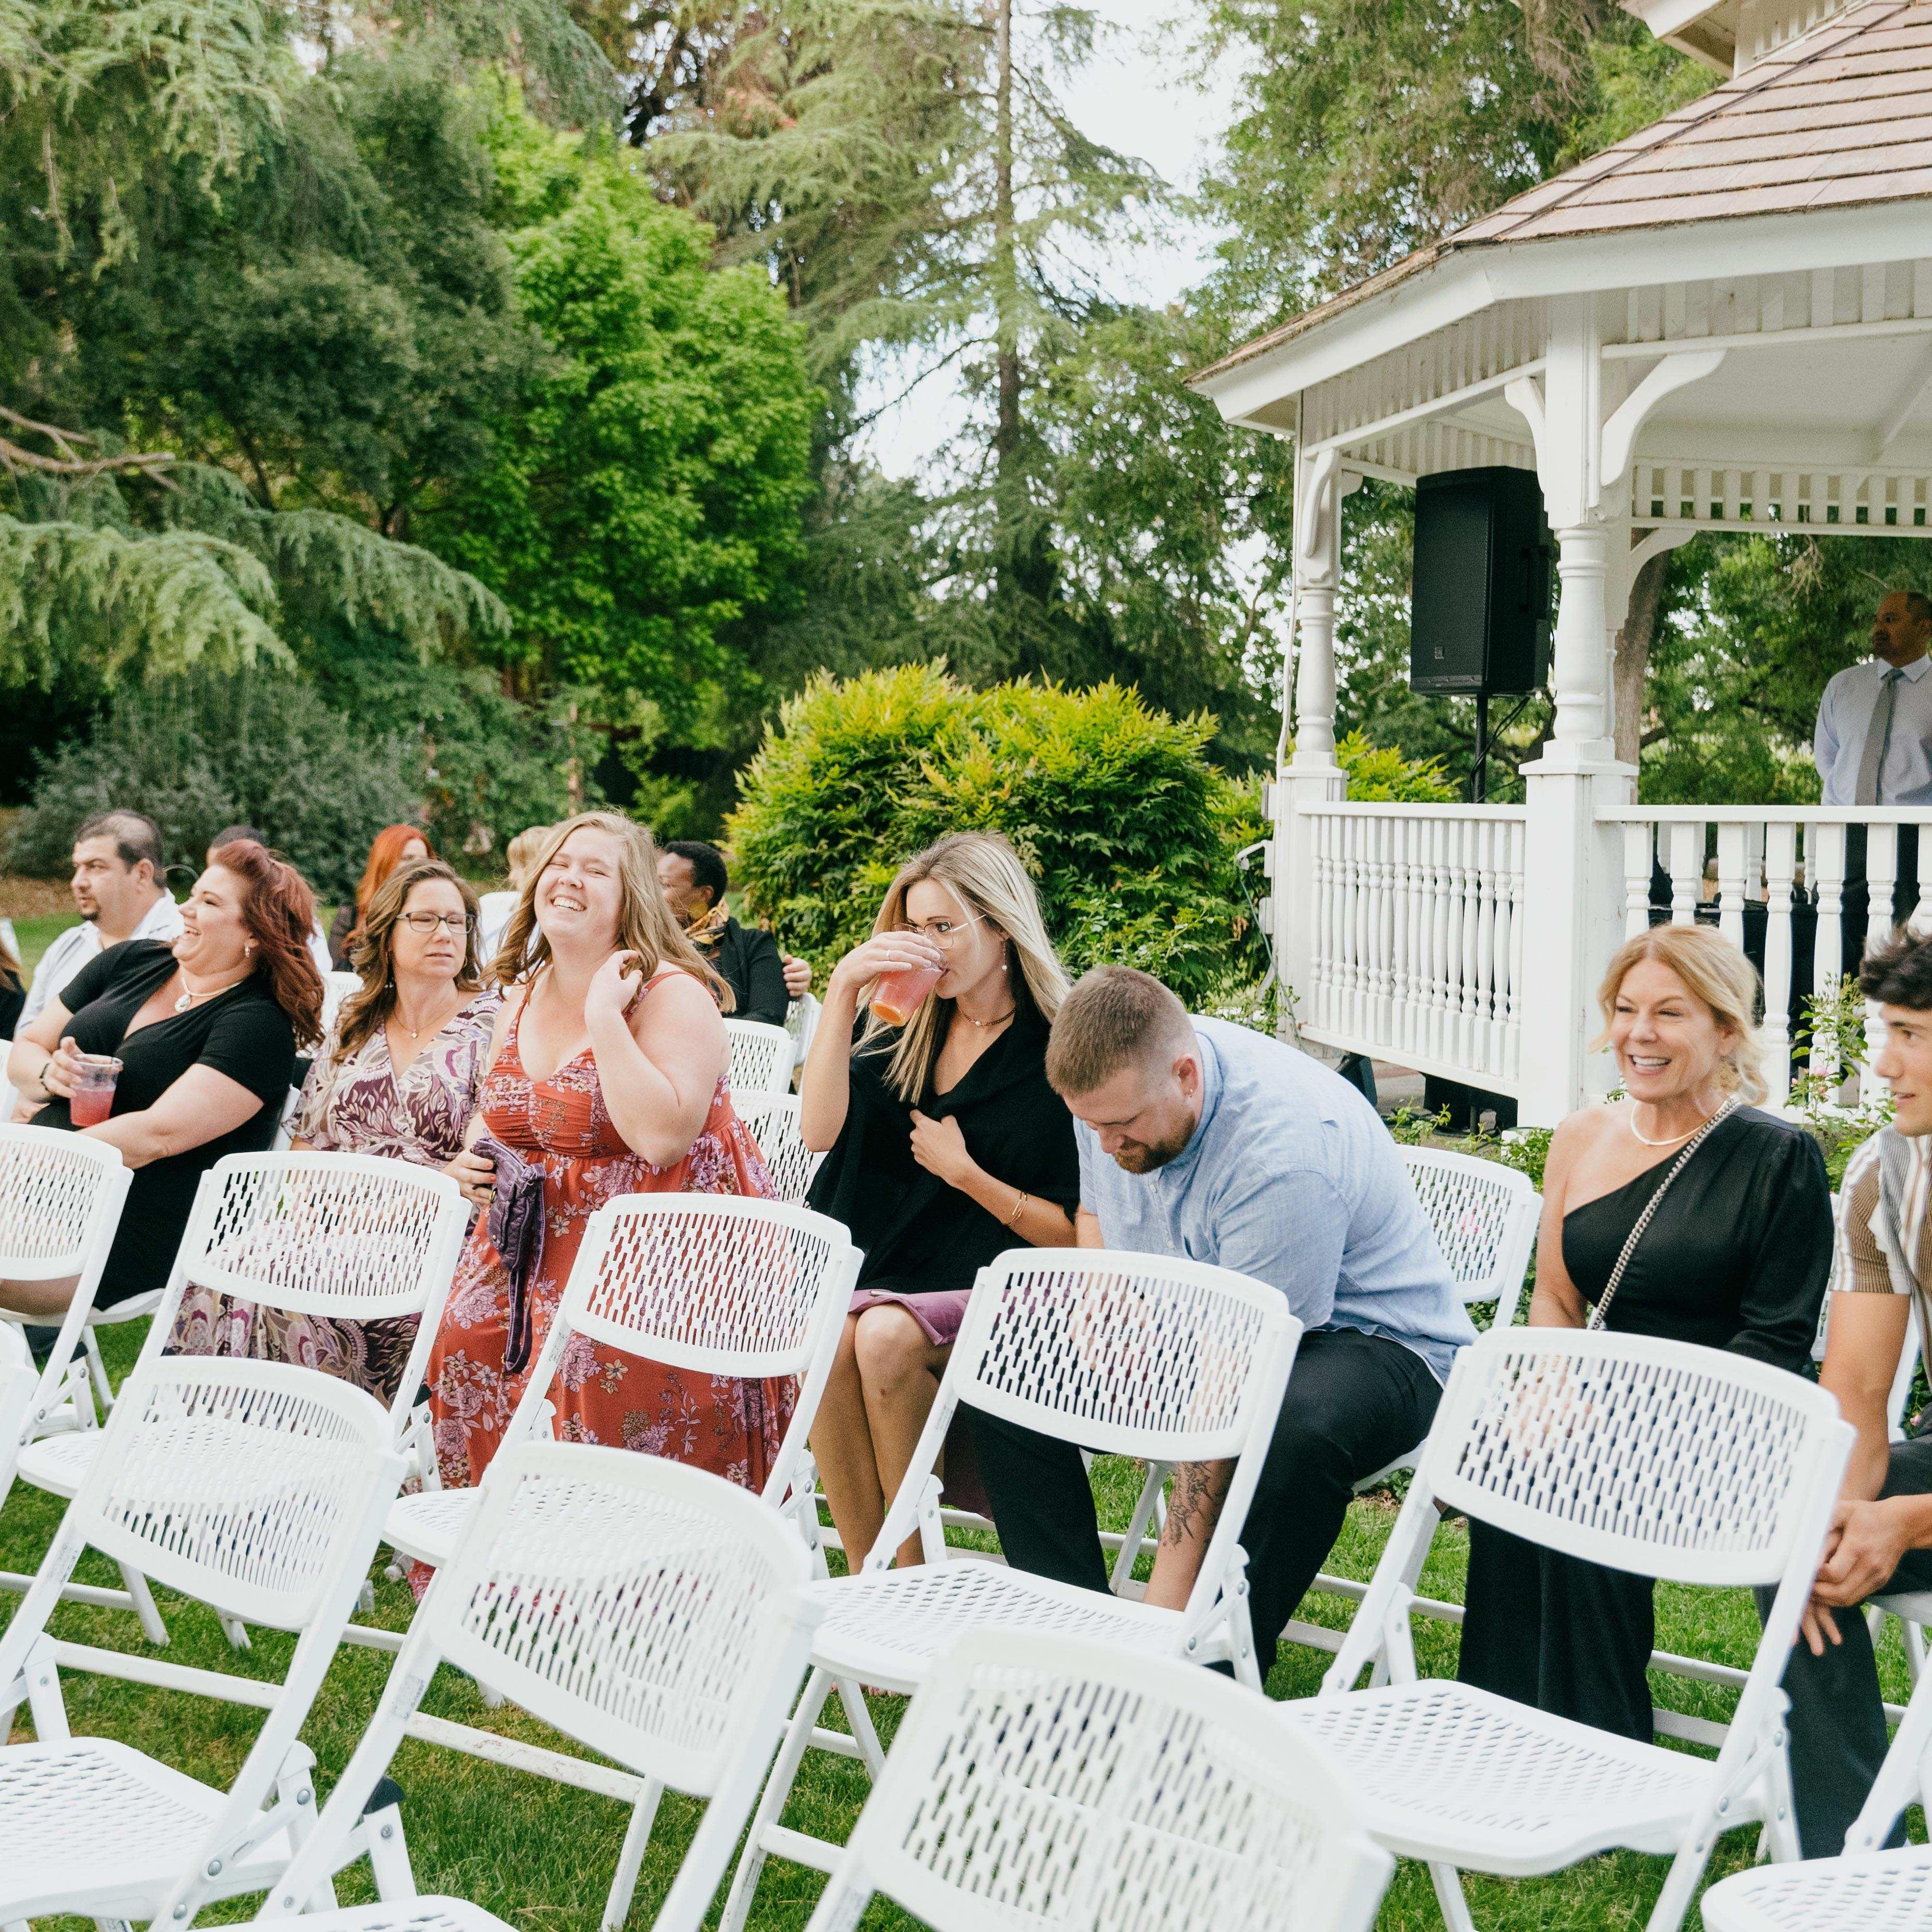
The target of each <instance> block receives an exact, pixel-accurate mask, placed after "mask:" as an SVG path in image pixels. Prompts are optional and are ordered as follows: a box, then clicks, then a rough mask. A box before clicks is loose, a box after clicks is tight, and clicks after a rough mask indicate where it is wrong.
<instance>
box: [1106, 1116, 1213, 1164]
mask: <svg viewBox="0 0 1932 1932" xmlns="http://www.w3.org/2000/svg"><path fill="white" fill-rule="evenodd" d="M1193 1138H1194V1130H1193V1127H1191V1126H1190V1127H1188V1128H1187V1130H1186V1131H1185V1132H1184V1133H1179V1134H1176V1135H1174V1136H1171V1137H1170V1138H1169V1139H1166V1140H1164V1141H1148V1142H1136V1143H1135V1144H1133V1145H1131V1146H1128V1147H1124V1148H1121V1151H1120V1152H1119V1153H1118V1154H1116V1155H1115V1157H1114V1164H1115V1166H1117V1167H1119V1168H1121V1169H1124V1170H1125V1171H1126V1172H1127V1173H1129V1174H1151V1173H1152V1172H1154V1169H1156V1168H1157V1167H1165V1166H1166V1165H1167V1164H1168V1163H1169V1161H1171V1160H1173V1159H1174V1158H1175V1156H1176V1155H1177V1154H1181V1153H1182V1152H1184V1151H1185V1150H1186V1148H1187V1143H1188V1142H1190V1141H1191V1140H1192V1139H1193Z"/></svg>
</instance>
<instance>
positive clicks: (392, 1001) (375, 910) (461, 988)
mask: <svg viewBox="0 0 1932 1932" xmlns="http://www.w3.org/2000/svg"><path fill="white" fill-rule="evenodd" d="M432 879H447V880H449V883H451V884H452V886H455V888H456V890H457V894H458V897H460V898H461V900H462V901H463V912H464V913H465V914H466V916H467V918H468V921H469V922H468V924H467V925H466V926H465V927H464V929H463V964H462V965H460V967H458V968H457V973H456V981H455V985H456V990H457V991H458V992H459V993H474V992H480V991H481V989H482V985H483V971H482V962H481V960H479V959H478V958H477V956H476V895H475V893H474V892H472V891H471V890H470V889H469V882H468V881H467V880H465V879H463V878H462V877H460V876H459V875H458V872H457V870H456V868H455V866H453V865H446V863H445V862H443V860H442V859H411V860H410V862H409V863H408V864H407V865H399V866H398V867H397V868H396V869H395V871H393V872H392V873H391V874H389V877H387V878H386V879H385V880H383V883H381V884H380V886H377V888H376V892H375V896H374V898H371V900H370V901H369V905H368V910H367V911H366V912H365V913H364V914H363V919H362V933H361V935H360V937H359V938H358V939H357V940H356V950H355V953H354V955H353V962H352V963H353V965H354V966H355V968H356V971H357V972H358V973H359V974H361V975H362V985H361V986H359V987H358V988H357V989H356V991H355V992H353V993H351V994H350V995H349V997H348V998H347V999H346V1000H344V1001H343V1003H342V1011H341V1016H340V1017H339V1018H338V1021H337V1023H336V1031H337V1036H338V1043H337V1047H336V1051H337V1052H338V1053H341V1054H350V1053H353V1052H355V1051H356V1049H357V1048H358V1047H359V1046H361V1045H362V1043H363V1042H364V1041H365V1040H368V1038H369V1037H371V1034H374V1033H375V1032H376V1031H377V1030H378V1029H379V1028H382V1027H386V1026H387V1025H389V1016H390V1015H391V1014H392V1013H394V1012H395V1010H396V922H397V921H398V919H401V917H402V916H403V914H404V912H405V911H406V910H407V908H408V906H409V902H410V893H412V892H414V891H415V890H416V888H417V886H420V885H425V884H427V883H428V882H429V881H430V880H432Z"/></svg>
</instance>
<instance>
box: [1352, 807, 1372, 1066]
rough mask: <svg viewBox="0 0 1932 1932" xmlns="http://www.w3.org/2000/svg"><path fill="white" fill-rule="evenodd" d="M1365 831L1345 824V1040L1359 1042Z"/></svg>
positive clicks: (1364, 986) (1363, 1003) (1364, 968)
mask: <svg viewBox="0 0 1932 1932" xmlns="http://www.w3.org/2000/svg"><path fill="white" fill-rule="evenodd" d="M1367 832H1368V827H1367V825H1366V824H1365V823H1364V822H1363V820H1361V819H1359V818H1352V819H1350V820H1349V853H1350V859H1349V873H1350V889H1349V912H1350V914H1351V917H1350V919H1349V1038H1350V1039H1351V1040H1360V1039H1361V1037H1362V1029H1363V1028H1364V1027H1365V1026H1367V1024H1368V1019H1369V1013H1368V1005H1369V998H1368V995H1369V892H1368V862H1367V857H1368V855H1367V845H1368V838H1367Z"/></svg>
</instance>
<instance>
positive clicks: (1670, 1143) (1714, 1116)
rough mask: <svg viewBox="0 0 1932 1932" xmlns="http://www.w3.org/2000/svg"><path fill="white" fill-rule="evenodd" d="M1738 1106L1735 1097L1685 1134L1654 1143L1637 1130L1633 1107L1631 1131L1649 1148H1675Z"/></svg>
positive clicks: (1635, 1112) (1635, 1111) (1635, 1110)
mask: <svg viewBox="0 0 1932 1932" xmlns="http://www.w3.org/2000/svg"><path fill="white" fill-rule="evenodd" d="M1736 1104H1737V1101H1736V1097H1735V1096H1734V1097H1733V1098H1731V1099H1730V1100H1727V1101H1725V1102H1724V1104H1723V1106H1721V1107H1720V1108H1718V1111H1717V1112H1715V1114H1708V1115H1706V1116H1705V1117H1704V1118H1703V1120H1701V1121H1699V1122H1698V1123H1697V1126H1696V1127H1691V1128H1689V1129H1688V1130H1686V1131H1685V1132H1684V1133H1681V1134H1673V1136H1671V1137H1670V1139H1669V1140H1667V1141H1654V1140H1652V1139H1651V1138H1650V1136H1649V1135H1648V1134H1640V1133H1637V1109H1636V1108H1635V1107H1634V1106H1633V1107H1632V1108H1631V1111H1630V1130H1631V1134H1632V1135H1633V1136H1634V1137H1635V1138H1636V1139H1637V1140H1639V1141H1640V1142H1642V1143H1643V1145H1645V1146H1646V1147H1647V1148H1670V1147H1675V1146H1676V1145H1677V1144H1678V1142H1680V1141H1688V1139H1690V1138H1691V1135H1692V1134H1695V1133H1702V1132H1703V1130H1704V1129H1705V1128H1706V1127H1709V1125H1710V1124H1711V1123H1712V1121H1716V1120H1721V1119H1722V1118H1724V1115H1727V1114H1728V1113H1729V1112H1730V1111H1731V1109H1732V1108H1733V1107H1734V1106H1736Z"/></svg>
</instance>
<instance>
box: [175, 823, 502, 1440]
mask: <svg viewBox="0 0 1932 1932" xmlns="http://www.w3.org/2000/svg"><path fill="white" fill-rule="evenodd" d="M355 958H356V971H358V972H359V973H360V974H361V975H362V989H361V990H360V991H359V992H355V993H352V994H351V995H350V996H349V998H347V1000H345V1001H344V1002H343V1004H342V1011H341V1013H340V1015H339V1016H338V1018H337V1020H336V1023H335V1027H334V1028H333V1029H332V1031H331V1032H330V1034H329V1037H328V1039H327V1040H325V1041H324V1042H323V1046H322V1049H321V1051H320V1052H319V1053H318V1054H317V1056H316V1058H315V1063H314V1065H313V1066H312V1067H311V1068H310V1070H309V1076H308V1081H307V1082H306V1083H305V1085H304V1086H303V1088H302V1103H301V1106H300V1107H299V1110H298V1112H297V1115H296V1121H295V1127H294V1139H293V1145H294V1146H295V1148H296V1149H297V1150H298V1151H307V1150H312V1151H314V1152H316V1153H317V1154H380V1155H382V1156H383V1157H386V1158H387V1159H389V1160H407V1161H413V1162H415V1163H417V1165H419V1166H423V1167H434V1168H445V1167H447V1166H449V1164H450V1163H451V1162H452V1161H453V1160H455V1157H457V1155H458V1154H460V1152H461V1151H462V1148H463V1133H464V1130H466V1128H467V1127H468V1126H469V1119H470V1116H471V1115H472V1114H474V1113H475V1111H476V1106H477V1102H478V1097H479V1096H480V1094H481V1091H482V1088H483V1077H484V1073H485V1072H486V1071H487V1068H488V1065H489V1052H490V1029H491V1028H492V1027H493V1025H494V1024H495V1022H496V1009H497V1007H498V1005H499V1001H500V996H499V995H498V994H496V992H484V990H483V989H482V977H481V971H480V969H479V965H478V959H477V956H476V899H475V895H474V894H473V893H472V892H471V891H470V889H469V886H468V885H466V883H464V882H463V880H462V879H460V878H459V877H458V875H457V874H456V873H455V871H452V869H451V868H450V867H449V866H448V865H445V864H443V862H442V861H441V860H440V859H418V860H416V861H414V862H412V863H410V864H408V865H404V866H402V867H401V868H398V870H397V871H395V872H394V873H392V874H391V875H390V876H389V878H388V879H387V880H385V881H384V883H383V885H382V886H380V887H379V888H378V889H377V892H376V894H375V895H374V898H372V899H371V901H370V903H369V908H368V913H367V914H366V915H365V922H364V927H363V931H362V935H361V937H360V938H359V941H358V942H357V944H356V953H355ZM415 1340H416V1316H413V1315H404V1316H397V1317H396V1318H395V1319H393V1320H387V1321H377V1322H345V1321H335V1320H332V1319H329V1317H327V1316H315V1315H287V1314H284V1313H281V1311H280V1310H275V1309H263V1308H258V1307H256V1306H255V1304H253V1303H252V1302H248V1301H236V1300H235V1299H234V1298H232V1297H230V1296H228V1295H220V1294H217V1292H214V1290H213V1289H205V1288H195V1287H190V1289H188V1291H187V1294H186V1295H184V1297H183V1298H182V1301H181V1313H180V1315H179V1316H178V1319H176V1321H175V1328H174V1333H173V1334H172V1335H171V1336H170V1337H169V1347H170V1348H171V1349H175V1350H176V1351H178V1352H181V1353H182V1354H185V1355H246V1356H252V1357H254V1358H256V1359H257V1360H258V1361H278V1362H296V1363H299V1364H302V1366H303V1367H306V1368H313V1369H320V1370H323V1371H324V1372H325V1373H328V1374H330V1375H335V1376H341V1377H342V1378H343V1379H344V1381H347V1382H354V1383H356V1385H357V1386H358V1387H359V1388H365V1389H367V1390H368V1391H369V1393H370V1394H371V1395H373V1396H374V1397H376V1398H377V1400H379V1401H380V1402H383V1403H389V1402H392V1401H393V1400H395V1397H396V1394H397V1392H398V1391H397V1386H396V1385H397V1382H398V1379H400V1377H401V1375H402V1373H403V1370H404V1366H405V1364H407V1361H408V1360H409V1354H410V1348H411V1346H412V1345H413V1343H414V1342H415Z"/></svg>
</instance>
